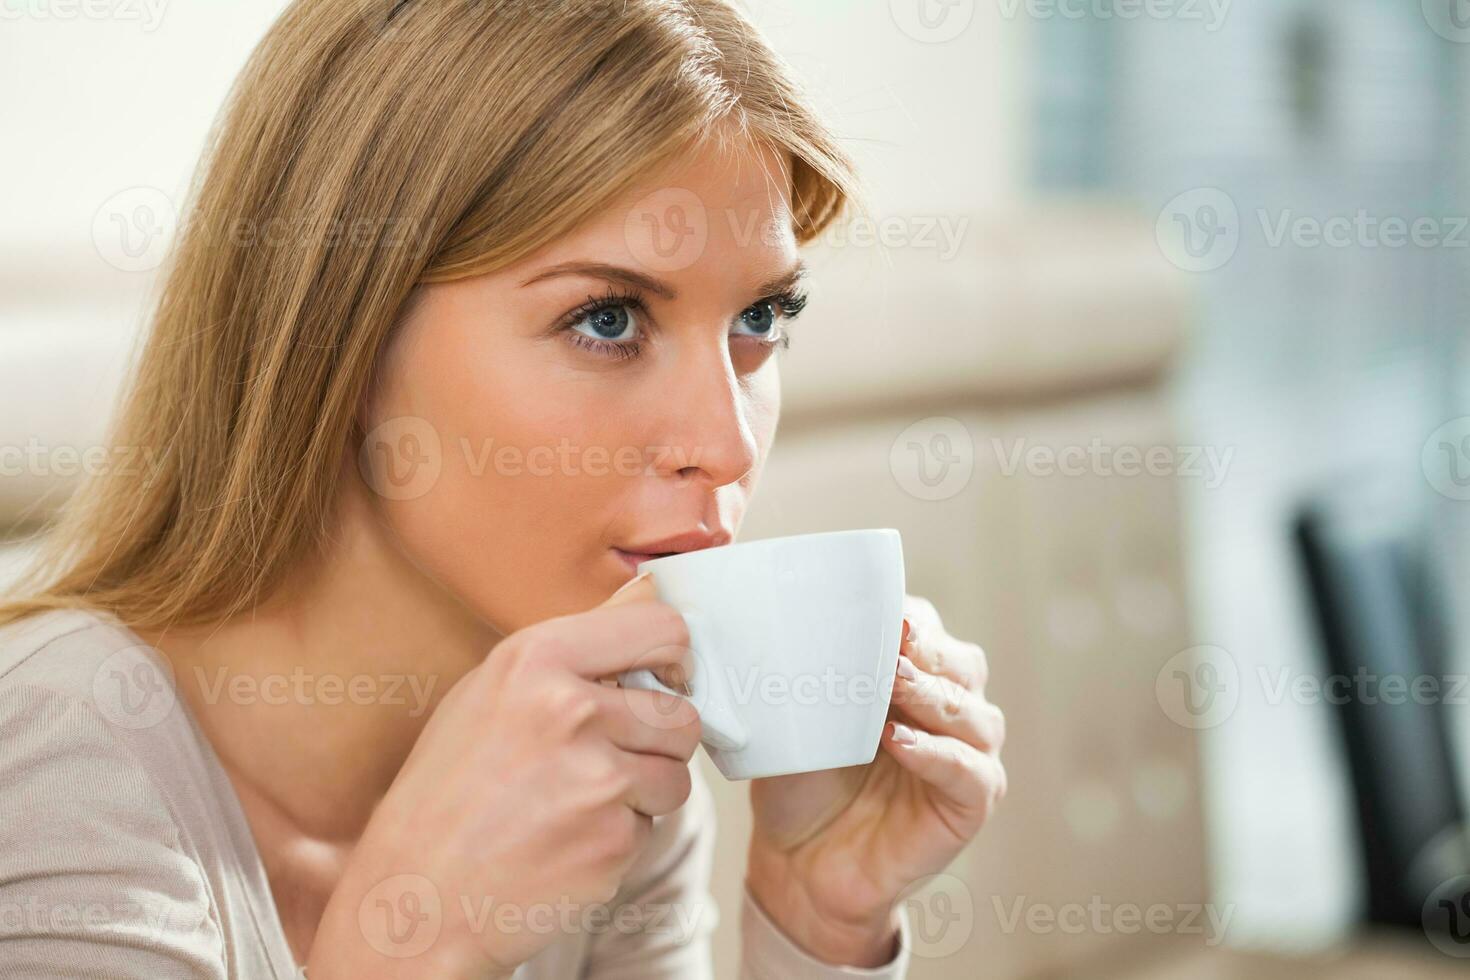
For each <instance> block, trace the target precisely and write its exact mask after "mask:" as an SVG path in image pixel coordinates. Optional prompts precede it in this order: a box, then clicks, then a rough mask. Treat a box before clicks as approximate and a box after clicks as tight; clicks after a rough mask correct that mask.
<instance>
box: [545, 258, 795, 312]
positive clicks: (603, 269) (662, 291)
mask: <svg viewBox="0 0 1470 980" xmlns="http://www.w3.org/2000/svg"><path fill="white" fill-rule="evenodd" d="M807 272H808V268H807V264H806V263H805V262H804V261H801V260H798V261H797V263H796V264H795V265H793V266H792V267H791V268H790V269H789V270H788V271H786V272H784V273H782V274H781V275H779V276H776V277H775V278H774V279H768V280H767V281H765V282H763V283H761V284H760V286H758V287H756V288H757V290H758V291H759V292H760V294H761V295H762V296H775V295H777V294H780V293H784V292H786V291H787V290H790V289H792V288H794V287H795V286H796V284H797V283H799V282H801V280H802V279H804V278H805V277H806V275H807ZM558 276H589V277H591V278H593V279H604V280H607V281H608V282H616V283H621V284H622V285H624V286H629V287H631V288H633V289H641V290H643V291H644V292H649V293H653V294H654V295H655V296H657V297H659V298H660V299H665V300H669V301H670V302H672V301H674V300H676V299H678V298H679V291H678V290H676V289H675V288H674V287H673V286H670V285H669V284H668V283H666V282H664V281H663V280H661V279H655V278H654V277H653V276H649V275H645V274H644V273H642V272H638V271H636V270H634V269H627V268H624V267H623V266H620V265H611V264H609V263H606V262H577V261H573V262H562V263H559V264H557V265H553V266H551V267H550V268H547V269H543V270H541V271H540V272H538V273H536V274H535V275H534V276H532V277H531V278H529V279H527V280H526V281H525V282H523V283H521V286H522V288H524V287H526V286H530V285H534V284H535V283H538V282H542V281H543V280H546V279H554V278H556V277H558Z"/></svg>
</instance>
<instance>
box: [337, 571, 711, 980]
mask: <svg viewBox="0 0 1470 980" xmlns="http://www.w3.org/2000/svg"><path fill="white" fill-rule="evenodd" d="M688 645H689V633H688V628H687V626H686V624H685V622H684V620H683V618H682V617H681V616H680V615H679V613H678V611H677V610H676V609H674V608H673V607H672V606H669V605H667V604H665V603H663V602H661V601H659V600H658V598H657V593H656V592H655V590H654V588H653V585H652V579H651V578H648V577H645V578H644V579H642V580H635V581H633V582H630V583H629V584H628V586H627V587H625V588H624V589H622V590H620V591H619V592H618V593H616V594H614V595H613V596H612V597H610V598H609V599H608V600H607V601H606V602H604V603H603V604H602V605H600V606H597V607H596V608H594V609H591V610H589V611H587V612H584V613H577V614H574V615H567V616H559V617H556V618H554V619H549V620H546V621H544V622H541V623H537V624H535V625H532V626H528V627H526V628H525V629H522V630H519V631H517V632H515V633H513V634H511V635H510V636H507V637H506V638H505V639H504V640H502V641H501V642H500V643H499V644H497V645H496V647H495V649H494V651H493V653H492V654H491V655H490V656H489V657H488V658H487V659H486V660H485V661H484V662H483V663H481V664H479V665H478V666H477V667H475V668H474V669H473V670H471V671H470V672H469V673H468V674H466V675H465V676H464V677H463V678H462V679H461V680H460V681H459V682H458V683H457V684H455V686H454V687H453V689H451V690H450V691H449V693H448V694H446V695H445V697H444V700H443V701H442V702H441V703H440V705H439V706H438V708H437V709H436V710H435V711H434V714H433V716H432V717H431V718H430V719H429V721H428V723H427V724H426V725H425V728H424V731H423V733H422V734H421V735H420V737H419V739H418V741H417V743H415V745H414V748H413V750H412V752H411V753H410V754H409V757H408V759H407V760H406V762H405V763H404V765H403V768H402V769H401V770H400V771H399V773H398V776H397V777H396V778H395V780H394V782H393V784H392V786H391V787H390V788H389V790H388V793H387V794H386V795H385V796H384V798H383V800H382V802H381V803H380V804H379V805H378V807H377V808H376V809H375V810H374V812H373V816H372V818H371V820H370V821H369V822H368V825H367V827H366V829H365V830H364V832H363V835H362V838H361V839H360V840H359V842H358V844H357V846H356V847H355V848H354V849H353V852H352V857H351V859H350V860H349V861H348V864H347V868H346V870H345V872H344V874H343V876H342V879H341V881H340V882H339V883H338V885H337V887H336V888H335V889H334V891H333V892H332V896H331V899H330V900H329V902H328V903H327V908H326V911H325V912H324V914H323V916H322V919H321V922H320V924H319V926H318V928H317V932H316V937H315V939H314V941H313V943H312V948H311V956H310V962H309V965H308V971H309V974H308V975H309V977H310V980H335V978H337V977H353V978H357V977H363V976H372V977H435V978H444V977H449V978H460V977H465V978H468V977H475V978H477V980H483V978H487V977H497V976H508V975H509V974H510V973H511V972H512V971H514V970H515V968H516V967H517V966H518V965H519V964H521V963H523V962H525V961H526V960H527V959H529V958H530V957H531V956H533V955H534V954H535V953H536V952H538V951H539V950H540V949H541V948H542V947H544V946H548V945H550V944H551V943H552V942H553V941H554V940H556V939H557V938H558V937H559V935H560V934H561V933H562V931H563V925H562V923H563V920H564V919H567V918H569V917H570V919H571V921H572V922H574V923H575V922H577V921H579V920H580V918H581V915H582V913H583V912H585V911H586V908H587V906H588V905H590V904H593V903H604V902H608V901H609V900H611V899H612V898H613V896H614V894H615V893H616V892H617V890H618V888H619V887H620V885H621V883H622V880H623V876H624V875H625V874H626V873H627V872H628V870H629V868H630V867H631V866H632V864H633V862H634V861H635V860H636V858H637V857H638V855H639V854H640V852H641V851H642V849H643V846H644V844H645V842H646V841H647V838H648V835H649V832H650V830H651V828H652V824H653V817H654V816H658V815H662V814H667V813H671V812H673V811H675V810H677V809H678V808H679V807H680V806H682V805H683V803H684V801H685V800H686V799H687V798H688V796H689V792H690V774H689V767H688V763H689V760H690V759H691V758H692V756H693V755H694V751H695V749H696V748H697V747H698V745H699V739H700V725H699V716H698V714H697V713H696V711H695V709H694V708H693V706H692V705H690V704H689V702H688V701H685V700H683V699H676V698H671V697H669V696H668V695H665V694H657V693H654V692H650V691H639V690H624V689H622V688H619V687H614V686H611V685H609V684H604V683H602V678H606V677H612V676H616V675H617V674H618V672H620V671H622V670H626V669H631V668H637V667H660V666H665V665H670V664H673V663H676V662H678V661H679V660H680V658H681V656H682V655H683V654H684V652H685V650H686V649H687V647H688ZM568 908H570V913H568V912H567V909H568ZM507 923H509V927H507Z"/></svg>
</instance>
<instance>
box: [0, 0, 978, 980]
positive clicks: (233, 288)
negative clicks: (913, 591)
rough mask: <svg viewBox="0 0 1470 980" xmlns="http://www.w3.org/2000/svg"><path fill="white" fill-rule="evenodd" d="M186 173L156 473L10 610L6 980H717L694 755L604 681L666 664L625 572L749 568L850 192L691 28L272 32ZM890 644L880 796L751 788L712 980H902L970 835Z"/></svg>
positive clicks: (929, 696) (928, 672) (559, 22)
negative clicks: (727, 924) (780, 433)
mask: <svg viewBox="0 0 1470 980" xmlns="http://www.w3.org/2000/svg"><path fill="white" fill-rule="evenodd" d="M200 172H201V179H200V181H199V182H198V184H197V185H196V187H195V189H194V195H193V200H192V207H191V209H190V212H189V219H188V220H187V222H186V223H185V226H184V228H183V231H182V233H181V235H180V238H179V240H178V242H177V245H176V250H175V253H174V255H173V259H172V265H171V266H170V268H169V269H168V274H167V276H166V277H165V280H164V286H163V291H162V293H161V296H160V299H159V306H158V310H157V314H156V318H155V321H154V323H153V327H152V330H151V332H150V335H149V337H148V340H147V344H146V346H145V348H144V349H143V351H142V353H141V358H140V362H139V365H138V372H137V377H136V381H135V384H134V385H133V386H132V387H131V388H130V390H129V392H128V395H127V397H126V400H125V403H124V405H123V406H122V410H121V412H120V413H119V417H118V422H117V427H116V429H115V431H114V432H113V439H114V441H115V442H116V443H117V444H120V445H131V446H143V447H153V448H154V449H155V450H156V454H157V455H156V458H157V459H158V460H159V463H158V465H157V466H155V467H154V468H152V469H150V470H149V471H148V472H147V473H145V474H141V475H139V474H136V473H134V472H132V471H128V472H123V471H118V472H116V473H111V474H108V475H107V476H106V477H105V478H102V479H99V480H96V481H94V482H93V483H91V484H90V485H88V486H87V487H86V488H84V492H83V493H82V494H80V495H79V497H78V498H77V499H76V500H75V501H74V502H73V503H72V505H71V506H70V507H69V508H68V509H67V512H66V514H65V516H64V518H63V519H62V523H61V525H60V526H59V527H57V528H56V529H55V531H54V533H53V534H52V535H51V536H50V538H49V542H48V543H49V547H50V549H51V550H50V552H49V553H48V555H47V556H46V561H45V562H44V563H42V564H40V565H38V566H37V568H36V569H35V570H34V573H33V574H34V577H33V578H32V579H31V580H30V582H29V583H28V590H27V592H26V593H25V594H24V598H19V599H16V600H15V601H13V602H11V603H9V604H8V605H6V606H4V607H0V622H3V623H6V624H7V625H6V626H5V627H4V629H3V630H0V720H3V721H0V723H3V724H4V726H5V731H6V732H7V736H6V741H7V747H6V752H5V753H4V759H3V762H0V826H4V827H5V828H6V831H7V833H8V835H9V839H8V843H10V844H12V845H14V846H10V847H6V848H3V849H0V906H3V907H6V908H23V909H29V910H31V911H30V912H28V913H27V914H26V915H24V916H22V917H21V921H20V923H19V927H18V928H8V929H6V930H5V934H4V936H3V938H0V966H3V968H4V972H6V973H7V974H10V973H15V974H18V975H25V976H27V977H73V976H81V975H106V976H109V977H129V978H145V977H146V978H149V980H153V978H159V977H252V978H253V977H270V976H275V977H283V976H293V975H297V973H298V970H299V968H300V967H302V966H304V967H305V968H306V969H307V971H308V975H309V976H310V977H311V980H332V978H337V977H352V978H360V977H435V978H459V977H464V978H470V977H475V978H485V977H502V976H508V975H510V974H511V973H512V972H515V973H516V976H517V977H531V978H542V977H570V976H592V977H601V978H610V977H625V976H626V977H633V976H636V977H686V976H706V975H708V971H709V969H710V967H709V946H708V936H709V931H710V929H712V928H713V924H714V910H713V909H712V908H710V907H709V898H708V893H707V890H706V889H707V882H708V875H709V864H710V860H711V854H712V848H713V835H714V832H715V831H714V827H713V824H712V810H711V806H710V797H709V791H708V788H707V787H706V786H704V784H703V783H702V782H701V781H700V780H699V778H698V773H697V770H695V769H693V768H692V767H691V765H690V760H691V758H692V755H693V753H694V750H695V748H696V746H697V743H698V739H699V735H700V729H699V723H698V717H697V715H696V714H695V712H694V709H693V708H692V707H690V706H689V705H688V704H687V703H684V702H680V704H679V705H677V706H675V708H674V709H673V710H674V711H675V712H682V714H679V713H676V714H675V715H674V716H673V717H672V719H671V720H670V722H669V723H666V724H659V725H649V724H643V723H639V722H638V719H639V718H648V717H649V714H648V712H649V711H650V710H655V708H656V707H657V708H658V710H668V709H667V706H666V705H660V706H655V705H653V704H651V703H644V701H642V700H640V699H644V698H648V699H652V698H654V697H655V695H653V694H650V693H648V692H643V691H624V690H620V689H618V688H617V687H616V686H615V685H613V684H611V683H610V682H609V681H608V678H610V677H614V676H616V675H617V673H618V672H619V671H621V670H623V669H624V668H627V667H630V666H632V665H634V664H635V663H636V664H638V665H644V666H647V665H653V666H657V667H659V668H661V669H663V670H664V672H665V674H666V676H670V674H669V672H670V670H671V668H672V665H674V664H675V663H677V661H678V658H679V654H680V653H681V652H683V647H684V645H686V644H687V643H688V634H687V631H686V629H685V626H684V623H683V620H682V619H681V617H680V616H679V614H678V613H677V612H676V611H675V610H673V609H672V608H671V607H669V606H667V605H665V604H663V603H661V602H659V601H658V600H657V598H656V594H655V592H654V590H653V589H652V587H651V584H650V581H649V579H648V578H647V577H646V576H644V577H642V578H635V576H634V571H635V563H636V562H637V561H638V560H640V559H641V558H643V557H646V556H647V555H649V554H661V553H667V552H674V551H687V550H691V549H696V548H705V547H712V546H718V545H721V544H725V543H727V542H729V541H731V540H732V539H733V538H734V537H735V534H736V531H737V529H738V527H739V525H740V522H741V519H742V516H743V514H744V512H745V508H746V506H747V504H748V502H749V499H750V496H751V494H752V493H753V492H754V489H755V486H756V482H757V479H758V477H759V475H760V472H761V465H762V463H763V461H764V459H765V457H766V453H767V451H768V450H769V448H770V445H771V441H772V438H773V436H774V433H775V429H776V422H777V417H778V414H779V408H780V393H779V380H778V361H777V358H776V357H775V351H776V350H777V349H778V348H780V347H781V346H783V345H784V344H785V343H786V342H787V340H788V335H787V330H788V328H789V326H790V321H791V320H792V319H793V318H794V317H795V316H796V315H797V314H798V313H799V312H800V311H801V308H802V305H803V303H804V296H803V294H802V292H801V290H800V285H799V279H800V267H799V263H798V257H797V246H798V245H799V244H801V243H803V242H806V241H808V240H810V239H811V238H813V237H814V236H816V235H817V234H818V233H820V232H821V230H822V229H823V228H825V227H826V226H827V225H828V224H829V223H830V222H831V221H832V220H834V218H836V216H837V215H838V214H839V212H840V210H841V209H842V207H843V206H844V204H845V203H846V202H847V201H848V200H849V197H850V196H851V195H852V194H853V193H854V187H855V182H854V180H853V175H852V172H851V168H850V166H849V163H848V160H847V159H846V158H845V157H844V155H843V154H842V152H841V151H840V150H839V149H838V147H837V146H836V145H835V142H834V140H833V138H832V136H831V135H830V134H829V133H828V132H827V130H825V129H824V128H823V127H822V125H821V124H820V123H819V121H818V120H817V119H816V118H815V117H814V115H813V114H812V112H811V111H810V109H809V108H808V105H807V103H806V102H805V101H804V100H803V98H802V96H801V94H800V92H798V91H797V90H796V88H795V87H794V86H793V84H792V82H791V81H790V79H789V78H788V77H787V75H786V73H785V70H784V69H783V67H782V66H781V65H780V64H779V63H778V61H777V59H776V57H775V56H774V55H773V54H772V52H771V51H770V50H769V49H768V47H767V46H766V45H765V44H764V43H763V41H762V39H761V38H760V37H759V36H758V34H757V32H756V31H755V30H754V29H753V28H752V27H751V25H750V24H749V23H747V21H746V20H744V19H743V18H742V16H741V15H740V14H739V13H738V12H737V11H736V10H735V9H734V8H732V7H731V6H729V5H728V4H727V3H726V2H725V0H608V2H606V3H587V2H578V3H564V2H535V0H515V2H488V0H487V2H478V0H460V2H451V0H403V2H399V3H395V4H392V5H391V7H389V6H383V7H382V8H381V9H380V6H379V4H378V3H377V2H376V0H297V2H296V3H295V4H294V5H292V6H291V7H290V9H288V10H287V11H286V12H285V14H284V15H283V16H282V17H281V19H280V21H279V22H278V23H277V24H276V25H275V26H274V27H273V28H272V30H271V31H270V33H269V34H268V36H267V37H266V38H265V39H264V41H263V42H262V43H261V45H260V46H259V48H258V49H257V50H256V52H255V53H254V55H253V57H252V59H251V61H250V62H249V64H248V65H247V67H246V69H245V71H244V74H243V76H242V78H241V80H240V81H239V83H238V85H237V88H236V90H235V92H234V93H233V96H232V99H231V102H230V105H229V107H228V109H227V112H226V113H225V115H224V116H223V118H222V121H221V124H220V126H219V128H218V129H217V132H216V134H215V139H214V140H213V141H212V143H211V146H210V150H209V153H208V155H207V158H206V162H205V165H204V166H203V167H201V171H200ZM538 460H540V461H541V462H540V464H539V465H538V463H537V461H538ZM630 462H631V464H632V465H629V464H630ZM907 613H908V616H907V620H906V626H905V629H904V634H903V635H904V639H903V649H902V651H901V652H902V654H903V655H902V656H901V657H900V658H899V664H900V667H899V671H898V676H897V677H896V678H895V682H894V684H895V686H894V698H893V702H894V703H893V706H892V708H891V709H890V714H891V716H892V719H893V723H892V724H891V725H889V726H887V727H886V728H885V733H884V736H883V742H882V749H881V751H880V752H879V755H878V757H877V758H876V759H875V760H874V762H873V763H872V764H870V765H868V766H863V767H852V768H850V769H843V770H835V771H831V772H825V773H812V774H805V775H798V776H788V777H780V778H774V779H765V780H757V781H755V782H754V783H753V785H752V787H751V794H752V804H753V808H754V817H755V831H754V834H753V837H752V840H751V848H750V858H749V865H748V871H747V877H746V881H745V885H746V891H745V898H744V903H745V904H744V907H743V908H742V910H741V925H742V937H743V946H742V948H743V956H744V960H743V969H744V971H745V973H746V974H747V975H759V976H780V977H787V976H817V977H820V976H829V975H830V976H853V975H856V976H901V975H903V973H904V970H905V965H906V959H907V956H908V946H907V941H906V939H907V932H906V930H907V924H906V920H905V917H904V914H903V908H904V906H903V905H902V903H901V901H900V899H901V897H902V895H903V893H904V890H905V889H906V888H908V887H910V886H911V885H912V884H913V883H914V882H915V881H917V880H918V879H920V878H922V877H924V876H926V875H929V874H933V873H935V872H938V871H939V870H941V869H943V868H944V867H945V866H946V864H948V863H949V861H950V860H951V859H952V858H953V857H954V856H955V855H956V854H957V853H958V852H959V851H960V849H961V848H962V847H963V846H964V845H965V844H966V843H967V842H968V841H969V840H970V839H971V838H972V837H973V836H974V835H975V833H976V832H977V831H978V830H979V828H980V826H981V824H982V823H983V822H984V821H985V819H986V816H987V815H988V813H989V812H990V810H991V807H992V806H993V804H994V803H995V802H996V801H997V800H998V799H999V798H1000V796H1001V795H1002V794H1003V793H1004V789H1005V775H1004V771H1003V769H1002V768H1001V765H1000V762H999V759H998V755H999V751H1000V747H1001V742H1002V740H1003V735H1004V733H1003V724H1002V718H1001V715H1000V713H999V712H998V711H997V710H996V709H995V708H994V707H993V706H991V705H990V704H989V703H988V702H987V701H986V700H985V696H984V686H985V679H986V667H985V661H984V657H983V654H982V653H981V651H980V649H979V648H978V647H976V646H975V645H974V644H971V643H968V642H964V641H961V640H957V639H955V638H953V637H950V636H949V635H948V634H947V633H946V632H945V631H944V629H943V626H942V624H941V622H940V620H939V618H938V616H937V614H936V613H935V611H934V609H933V607H932V606H930V605H929V604H928V603H926V602H924V601H923V600H920V599H914V598H912V597H910V599H909V600H908V605H907ZM62 908H67V909H72V910H76V909H80V910H81V913H78V914H76V915H72V914H66V915H63V914H58V909H62ZM557 910H560V914H559V915H557V914H553V915H552V916H551V917H550V918H549V919H548V917H547V915H546V914H545V913H548V912H552V913H555V912H557ZM660 912H662V913H664V914H660ZM83 913H85V914H83ZM533 913H540V916H539V918H538V916H537V915H536V914H533ZM603 913H606V914H605V915H604V914H603ZM619 916H621V918H619ZM656 918H657V920H658V921H655V919H656ZM630 922H631V926H630V925H629V923H630ZM672 923H683V924H684V925H683V927H682V928H676V927H671V924H672Z"/></svg>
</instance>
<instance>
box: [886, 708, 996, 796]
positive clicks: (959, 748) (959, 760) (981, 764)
mask: <svg viewBox="0 0 1470 980" xmlns="http://www.w3.org/2000/svg"><path fill="white" fill-rule="evenodd" d="M910 739H912V741H910ZM883 748H884V749H885V750H886V751H887V752H888V753H889V754H890V755H892V756H893V758H894V760H895V761H896V762H898V764H899V765H901V766H903V767H904V768H905V769H907V770H909V771H910V772H912V773H913V774H914V775H915V776H917V777H919V778H920V779H922V780H923V781H924V782H926V783H928V784H930V785H931V786H934V787H937V788H938V789H939V790H941V791H942V792H943V794H944V795H945V796H946V797H947V798H948V799H950V800H952V801H953V802H954V803H955V804H956V805H958V806H961V807H964V808H966V809H968V810H972V811H974V812H976V813H978V814H979V815H981V816H982V817H985V816H988V815H989V813H990V810H991V809H992V808H993V807H994V806H995V804H996V803H998V802H1000V800H1001V798H1002V797H1004V796H1005V794H1006V771H1005V766H1003V765H1002V764H1001V761H1000V759H998V758H996V757H995V756H994V755H992V754H990V753H988V752H982V751H980V750H979V749H977V748H975V746H973V745H970V744H969V743H968V742H963V741H961V740H960V739H957V738H952V737H950V736H948V735H935V734H933V733H931V732H926V731H924V730H922V729H916V728H911V727H909V726H906V725H903V724H901V723H896V722H892V721H890V722H889V723H888V724H887V725H886V726H884V729H883Z"/></svg>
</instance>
